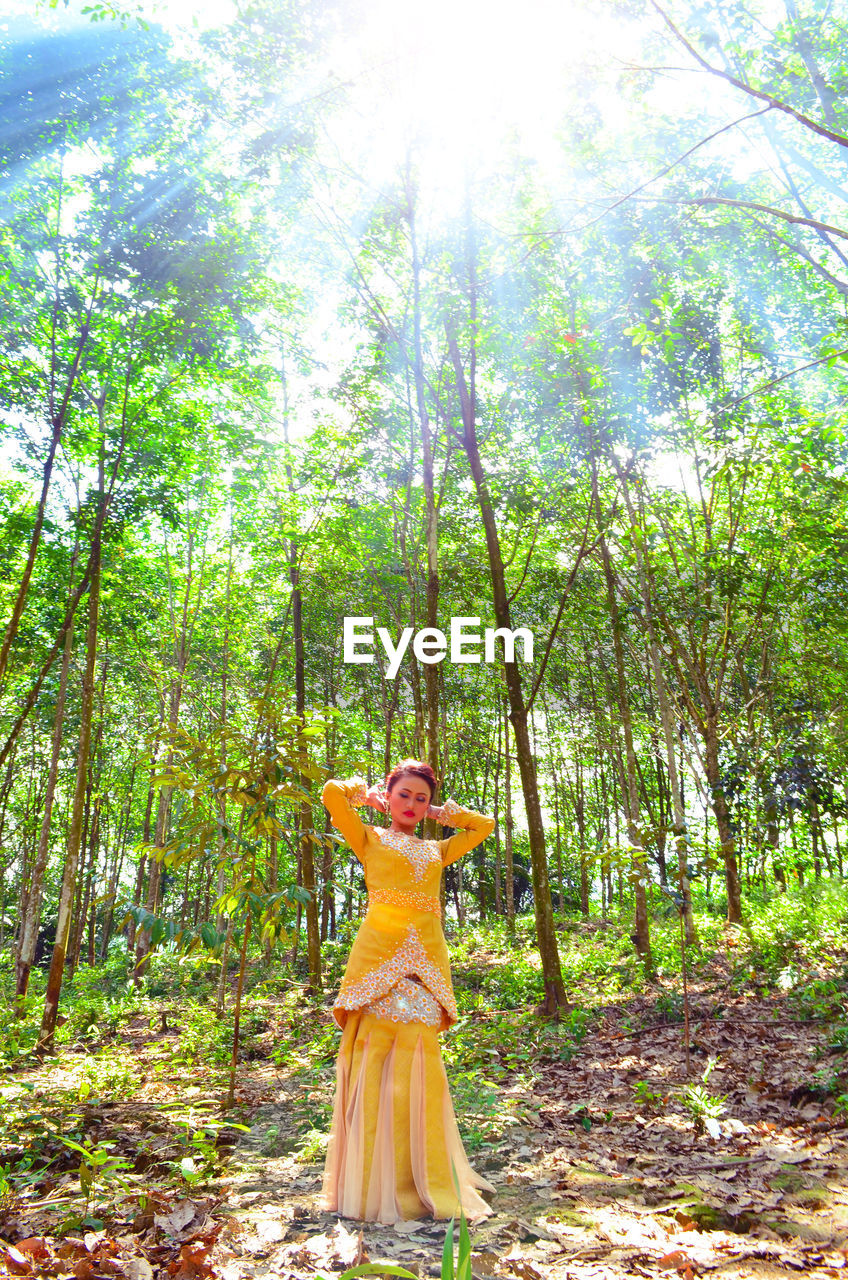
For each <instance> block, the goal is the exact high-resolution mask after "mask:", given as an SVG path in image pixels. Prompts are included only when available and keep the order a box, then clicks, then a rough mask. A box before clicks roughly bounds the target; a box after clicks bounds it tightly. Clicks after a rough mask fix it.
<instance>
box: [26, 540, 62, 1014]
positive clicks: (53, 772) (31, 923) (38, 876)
mask: <svg viewBox="0 0 848 1280" xmlns="http://www.w3.org/2000/svg"><path fill="white" fill-rule="evenodd" d="M75 562H76V549H75V550H74V558H73V561H72V566H71V576H73V564H74V563H75ZM73 647H74V628H73V624H71V626H69V627H68V630H67V632H66V633H65V648H64V652H63V654H62V667H61V670H60V673H59V692H58V694H57V697H56V710H55V712H54V716H53V740H52V742H51V746H50V771H49V773H48V775H47V789H46V791H45V794H44V812H43V814H42V818H41V830H40V833H39V837H38V849H37V852H36V855H35V863H34V865H33V869H32V878H31V880H30V888H29V894H28V897H27V903H26V910H25V911H24V913H23V926H22V933H21V938H20V943H19V946H18V955H17V965H16V987H15V1017H16V1018H22V1017H23V1016H24V1011H25V1009H26V994H27V988H28V986H29V976H30V973H31V971H32V966H33V964H34V963H35V944H36V941H37V939H38V926H39V924H40V923H41V902H42V898H43V895H44V873H45V871H46V869H47V860H48V857H49V854H50V829H51V823H52V818H53V804H54V801H55V798H56V782H57V780H58V777H59V758H60V756H61V752H62V728H63V725H64V720H65V703H66V700H67V696H68V671H69V669H70V665H71V654H72V652H73Z"/></svg>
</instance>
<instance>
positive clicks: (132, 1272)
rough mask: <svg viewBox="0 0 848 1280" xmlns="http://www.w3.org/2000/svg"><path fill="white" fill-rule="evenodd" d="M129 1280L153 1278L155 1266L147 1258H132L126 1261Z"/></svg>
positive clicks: (151, 1279) (125, 1270)
mask: <svg viewBox="0 0 848 1280" xmlns="http://www.w3.org/2000/svg"><path fill="white" fill-rule="evenodd" d="M124 1274H125V1275H126V1277H127V1280H153V1268H152V1267H151V1265H150V1263H149V1262H148V1261H147V1259H146V1258H130V1260H129V1261H128V1262H125V1263H124Z"/></svg>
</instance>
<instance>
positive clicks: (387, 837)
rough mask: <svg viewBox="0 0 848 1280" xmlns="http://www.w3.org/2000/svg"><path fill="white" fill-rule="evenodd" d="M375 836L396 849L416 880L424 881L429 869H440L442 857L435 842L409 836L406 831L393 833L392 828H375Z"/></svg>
mask: <svg viewBox="0 0 848 1280" xmlns="http://www.w3.org/2000/svg"><path fill="white" fill-rule="evenodd" d="M373 830H374V832H375V834H376V835H377V836H378V837H379V838H380V840H381V841H382V842H383V844H387V845H388V846H389V847H390V848H391V849H396V850H397V852H398V853H400V854H402V855H403V856H404V858H406V860H407V862H409V863H410V864H411V866H412V869H413V871H414V872H415V878H416V880H423V879H424V875H425V873H426V871H427V868H428V867H430V866H433V865H435V866H437V867H440V866H441V865H442V855H441V854H440V853H439V846H438V844H437V843H436V841H435V840H419V839H418V837H417V836H410V835H407V834H406V832H405V831H392V829H391V828H390V827H374V828H373Z"/></svg>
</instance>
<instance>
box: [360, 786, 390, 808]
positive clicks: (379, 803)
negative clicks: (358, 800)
mask: <svg viewBox="0 0 848 1280" xmlns="http://www.w3.org/2000/svg"><path fill="white" fill-rule="evenodd" d="M365 803H366V804H367V805H368V806H369V807H370V808H371V809H376V810H377V812H378V813H388V811H389V807H388V803H387V800H386V792H385V789H384V788H383V787H379V786H377V785H376V784H375V785H374V786H373V787H369V788H368V790H367V791H366V792H365Z"/></svg>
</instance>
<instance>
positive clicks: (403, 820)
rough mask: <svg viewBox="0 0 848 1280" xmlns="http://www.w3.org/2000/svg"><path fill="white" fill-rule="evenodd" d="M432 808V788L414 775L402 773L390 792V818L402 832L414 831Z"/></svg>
mask: <svg viewBox="0 0 848 1280" xmlns="http://www.w3.org/2000/svg"><path fill="white" fill-rule="evenodd" d="M429 807H430V788H429V786H428V785H427V783H426V782H425V781H424V779H423V778H419V777H417V776H416V775H415V774H414V773H402V774H401V775H400V777H399V778H398V779H397V780H396V782H395V784H394V786H393V787H392V789H391V791H390V792H389V816H390V818H391V819H392V822H393V823H394V825H395V826H396V827H400V829H401V831H414V830H415V828H416V826H417V825H418V823H419V822H420V821H421V819H422V818H423V817H424V814H425V813H426V812H427V810H428V809H429Z"/></svg>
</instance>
